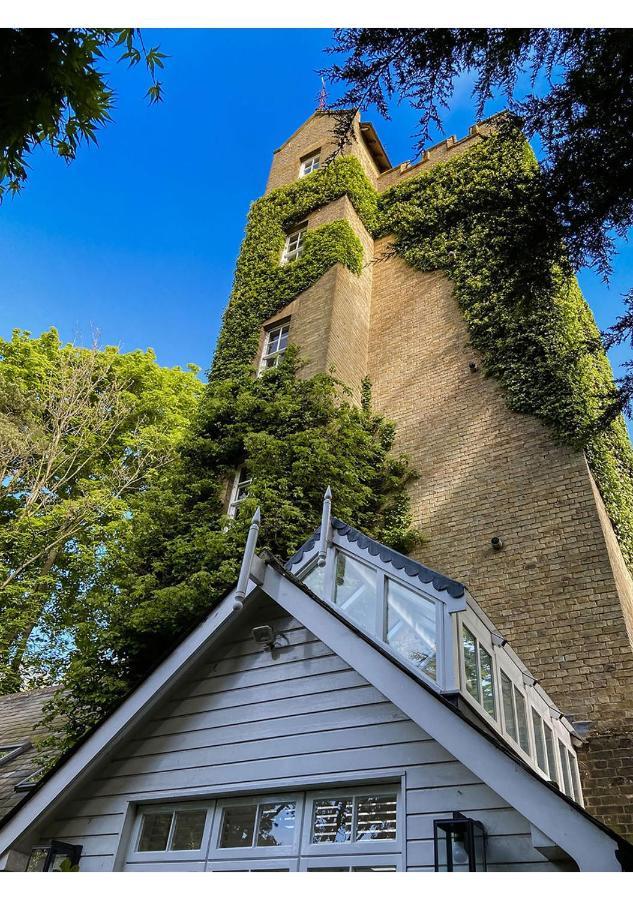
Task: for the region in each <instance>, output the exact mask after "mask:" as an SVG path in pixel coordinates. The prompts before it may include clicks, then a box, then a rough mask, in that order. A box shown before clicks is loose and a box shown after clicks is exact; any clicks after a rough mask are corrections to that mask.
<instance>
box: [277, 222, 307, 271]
mask: <svg viewBox="0 0 633 900" xmlns="http://www.w3.org/2000/svg"><path fill="white" fill-rule="evenodd" d="M307 230H308V223H307V222H302V223H301V225H298V226H297V228H296V229H295V230H294V231H291V232H290V234H289V235H288V237H287V238H286V246H285V247H284V252H283V255H282V257H281V262H282V265H285V264H286V263H289V262H293V260H295V259H299V257H300V256H301V254H302V253H303V244H304V241H305V236H306V231H307Z"/></svg>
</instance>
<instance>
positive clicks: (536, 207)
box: [211, 127, 633, 565]
mask: <svg viewBox="0 0 633 900" xmlns="http://www.w3.org/2000/svg"><path fill="white" fill-rule="evenodd" d="M539 184H540V182H539V179H538V170H537V163H536V160H535V157H534V154H533V153H532V150H531V148H530V147H529V145H528V144H527V142H526V141H525V139H524V137H523V136H522V135H521V133H520V132H519V131H518V130H517V129H513V128H512V127H503V128H502V129H501V130H500V131H499V132H496V133H493V134H492V135H490V136H488V137H485V138H483V139H482V140H481V141H480V142H477V143H475V144H473V146H472V147H471V148H469V149H468V150H466V151H465V152H463V153H462V154H460V155H459V156H455V157H453V158H451V159H449V160H448V161H445V162H440V163H438V164H436V165H435V166H434V167H433V168H432V169H430V170H429V171H428V172H424V173H422V174H420V175H418V176H415V177H412V178H409V179H407V180H406V181H404V182H403V183H402V184H399V185H396V186H395V187H392V188H391V189H389V190H388V191H386V192H385V193H384V194H382V195H378V194H377V193H376V192H375V190H374V189H373V187H372V186H371V184H370V183H369V181H368V179H367V178H366V176H365V175H364V173H363V170H362V167H361V165H360V163H359V161H358V160H357V159H355V158H354V157H352V156H343V157H338V158H336V159H335V160H334V161H333V162H331V163H330V165H329V166H327V167H326V168H324V169H322V170H320V171H319V172H317V173H314V174H313V175H312V176H310V177H309V178H305V179H301V180H300V181H297V182H295V183H293V184H291V185H288V186H286V187H282V188H279V189H278V190H276V191H273V192H271V193H270V194H269V195H267V196H265V197H263V198H262V199H261V200H259V201H257V202H256V203H255V204H254V205H253V207H252V209H251V213H250V216H249V222H248V228H247V233H246V238H245V240H244V244H243V247H242V253H241V255H240V260H239V262H238V266H237V271H236V278H235V286H234V291H233V294H232V297H231V301H230V303H229V306H228V308H227V311H226V314H225V318H224V325H223V329H222V334H221V336H220V340H219V343H218V349H217V352H216V356H215V360H214V364H213V368H212V371H211V378H212V380H213V379H215V378H222V377H225V376H226V375H228V374H232V373H236V372H237V371H238V369H240V367H241V370H242V371H243V370H244V368H248V367H249V366H250V364H251V361H252V359H253V357H254V356H255V354H256V352H257V345H258V340H259V334H260V328H261V322H262V321H264V320H265V319H267V318H269V317H270V316H272V315H274V314H275V313H276V312H278V311H279V310H280V309H282V308H283V307H284V306H285V305H286V304H287V303H288V302H290V300H292V299H294V298H295V297H296V296H297V295H298V294H299V293H301V292H302V291H304V290H306V289H307V288H308V287H310V286H311V285H312V284H314V283H315V282H316V281H317V280H318V278H319V277H320V276H321V275H322V274H323V273H324V272H325V271H326V270H327V269H328V268H329V267H330V266H331V265H332V264H333V263H334V262H341V263H343V264H344V265H347V266H348V267H349V268H350V269H351V270H352V271H355V272H358V271H359V268H360V265H361V260H362V248H361V246H360V243H359V241H358V239H357V238H356V236H355V235H354V233H353V231H352V229H351V228H350V227H349V226H348V225H347V223H344V222H334V223H330V224H328V225H326V226H323V227H322V228H319V229H315V230H314V231H313V232H310V231H309V232H308V234H307V239H306V249H305V253H304V255H303V256H302V257H301V259H300V260H299V261H298V262H297V263H295V264H293V265H292V266H279V259H280V255H281V252H282V249H283V243H284V239H285V234H286V233H287V231H288V229H290V228H291V227H292V225H293V224H297V223H299V222H300V221H302V220H303V219H304V218H306V217H307V216H308V215H309V213H310V212H312V211H313V210H315V209H317V208H319V207H321V206H322V205H323V204H325V203H328V202H330V201H332V200H336V199H338V198H339V197H341V196H343V195H344V194H346V195H347V196H348V197H349V198H350V200H351V202H352V204H353V206H354V208H355V209H356V211H357V212H358V214H359V217H360V218H361V220H362V221H363V223H364V224H365V226H366V227H367V229H368V231H369V232H370V233H372V234H373V235H374V236H376V237H378V236H381V235H393V238H394V249H395V252H397V253H399V254H400V255H402V256H403V257H404V258H405V259H406V261H407V262H408V263H409V264H410V265H412V266H414V267H415V268H418V269H422V270H425V271H430V270H438V269H439V270H442V271H444V272H445V273H446V274H447V275H448V276H449V278H450V279H451V281H452V282H453V285H454V292H455V296H456V298H457V302H458V303H459V305H460V307H461V309H462V312H463V314H464V318H465V320H466V323H467V326H468V330H469V335H470V339H471V342H472V344H473V346H474V347H475V348H476V349H477V350H478V351H479V352H480V353H481V354H482V357H483V364H484V369H485V372H486V373H487V374H489V375H491V376H493V377H495V378H496V379H497V380H498V381H499V382H500V384H501V386H502V388H503V389H504V392H505V396H506V398H507V402H508V405H509V407H510V408H511V409H512V410H514V411H516V412H519V413H527V414H530V415H534V416H536V417H537V418H539V419H541V420H542V421H543V422H545V423H546V424H547V426H548V427H549V428H550V429H551V430H552V433H553V435H554V436H555V438H556V439H557V441H559V442H560V443H563V444H566V445H568V446H571V447H573V448H575V449H583V450H584V451H585V453H586V456H587V460H588V462H589V464H590V467H591V470H592V472H593V475H594V477H595V479H596V482H597V484H598V487H599V488H600V492H601V494H602V496H603V499H604V501H605V504H606V507H607V510H608V512H609V515H610V517H611V520H612V522H613V525H614V529H615V531H616V534H617V536H618V538H619V540H620V544H621V546H622V550H623V552H624V555H625V558H626V559H627V562H628V563H629V565H632V564H633V451H632V449H631V445H630V442H629V439H628V435H627V431H626V427H625V424H624V421H623V419H622V418H618V419H617V420H616V421H614V422H612V423H611V424H610V425H608V426H607V427H606V429H605V428H602V427H600V423H601V420H602V416H603V414H604V411H605V408H606V405H607V403H608V402H609V401H610V400H611V399H612V397H613V393H614V380H613V374H612V371H611V367H610V365H609V362H608V360H607V358H606V355H605V353H604V351H603V349H602V346H601V344H600V336H599V332H598V329H597V327H596V324H595V322H594V319H593V316H592V314H591V311H590V309H589V307H588V306H587V303H586V302H585V300H584V298H583V297H582V295H581V293H580V290H579V288H578V284H577V282H576V279H575V278H574V277H573V275H572V273H570V272H569V271H568V270H567V268H566V265H565V260H564V256H563V253H562V250H561V247H560V244H559V243H558V240H557V237H556V235H557V231H556V226H555V223H554V222H553V221H552V219H551V216H550V212H549V210H548V206H547V202H546V199H545V198H543V197H542V196H541V193H540V187H539Z"/></svg>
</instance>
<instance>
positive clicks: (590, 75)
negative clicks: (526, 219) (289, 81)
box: [327, 28, 633, 418]
mask: <svg viewBox="0 0 633 900" xmlns="http://www.w3.org/2000/svg"><path fill="white" fill-rule="evenodd" d="M330 52H336V53H343V54H345V59H344V61H343V62H342V63H335V64H334V65H332V66H331V67H330V68H329V69H328V70H327V74H328V76H329V77H330V78H331V79H332V80H333V81H334V82H337V83H342V84H343V85H344V86H345V92H344V95H343V97H342V98H341V100H340V101H338V102H337V103H336V104H335V106H336V108H338V109H345V108H347V107H351V108H352V109H355V108H361V109H362V108H366V107H367V106H368V105H370V104H375V105H376V106H377V108H378V110H379V111H380V112H381V113H382V114H383V115H385V116H386V115H387V114H388V102H389V100H390V99H391V98H392V97H393V96H396V95H397V96H399V97H401V98H403V99H405V100H407V101H408V102H409V103H411V104H412V106H413V107H414V108H416V109H418V110H420V130H419V135H418V137H419V143H418V148H419V149H421V148H422V147H423V145H424V143H425V142H426V141H427V140H428V137H429V131H430V129H431V126H433V125H436V126H441V111H442V110H443V109H445V108H447V106H448V104H449V102H450V100H451V97H452V95H453V91H454V87H455V82H456V79H457V78H459V77H460V76H461V75H463V74H464V73H468V72H472V73H474V74H475V76H476V81H475V87H474V98H475V102H476V110H475V115H476V116H477V117H479V118H480V117H481V116H482V114H483V111H484V106H485V103H486V101H488V100H489V99H490V98H491V97H492V96H493V94H494V92H495V91H497V92H502V93H503V94H505V97H506V99H507V104H508V108H509V110H510V112H511V113H513V114H514V115H515V116H516V117H518V119H519V122H520V124H521V127H522V129H523V131H524V133H525V134H526V135H527V136H528V137H532V136H533V135H538V136H539V137H540V139H541V141H542V144H543V148H544V153H545V156H544V160H543V165H542V170H541V188H540V189H541V190H542V192H543V195H544V196H545V197H546V198H547V200H548V204H549V207H550V208H551V210H552V211H553V213H554V219H555V221H556V223H557V226H558V228H557V229H553V230H552V232H551V236H550V239H551V241H552V242H553V244H555V243H556V242H557V241H563V242H564V246H565V248H566V253H567V256H568V258H569V260H570V263H571V265H572V266H573V267H574V268H579V267H580V266H582V265H590V266H594V267H596V268H597V269H598V270H599V271H600V272H602V273H603V274H604V275H605V276H608V274H609V272H610V267H611V260H612V257H613V252H614V240H615V238H616V237H623V236H626V234H627V232H628V229H629V228H630V226H631V224H632V222H633V91H632V90H631V84H633V40H631V31H630V30H627V29H610V28H600V29H591V28H552V29H548V28H488V29H484V28H475V29H468V28H437V29H396V28H391V29H370V28H352V29H341V30H338V31H337V32H336V34H335V41H334V45H333V47H332V48H330ZM525 77H526V78H527V81H528V83H529V87H528V88H527V90H522V85H523V83H524V80H525ZM338 131H339V138H340V140H341V142H345V141H346V140H348V139H349V116H342V117H341V118H340V119H339V129H338ZM626 302H627V306H628V310H627V314H626V315H625V316H624V317H623V318H622V319H621V320H619V321H618V323H616V325H615V326H614V327H613V328H612V329H611V333H610V335H609V337H608V343H611V344H612V343H615V342H619V341H622V340H624V339H631V340H633V291H631V292H630V293H629V294H628V295H627V298H626ZM627 365H628V369H629V372H628V374H627V375H626V377H625V378H624V379H623V380H622V382H621V385H620V391H619V395H618V397H617V400H616V402H615V403H614V404H613V406H612V409H611V412H610V418H614V417H615V415H617V413H618V412H620V411H621V410H622V409H625V408H627V409H629V411H630V407H631V401H632V399H633V364H632V363H628V364H627Z"/></svg>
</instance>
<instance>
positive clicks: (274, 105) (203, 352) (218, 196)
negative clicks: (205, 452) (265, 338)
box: [0, 29, 633, 368]
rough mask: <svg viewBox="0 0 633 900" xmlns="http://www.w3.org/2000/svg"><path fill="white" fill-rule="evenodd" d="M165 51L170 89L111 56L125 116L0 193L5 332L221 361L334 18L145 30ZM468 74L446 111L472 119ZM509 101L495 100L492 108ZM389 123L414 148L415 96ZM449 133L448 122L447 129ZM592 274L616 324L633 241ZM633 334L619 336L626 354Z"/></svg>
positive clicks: (630, 277) (404, 153) (0, 327)
mask: <svg viewBox="0 0 633 900" xmlns="http://www.w3.org/2000/svg"><path fill="white" fill-rule="evenodd" d="M144 36H145V42H146V44H147V45H148V46H149V43H156V42H158V43H160V45H161V49H162V50H163V51H164V52H165V53H168V54H169V56H170V58H169V59H168V60H167V61H166V70H165V74H164V78H163V81H164V86H165V102H164V103H163V104H160V105H158V106H153V107H149V106H148V105H147V102H146V100H145V99H144V93H145V90H146V88H147V78H146V74H145V72H144V71H143V70H142V69H141V68H140V67H139V68H138V69H137V70H132V71H129V70H128V69H127V68H126V67H125V66H124V65H123V64H120V65H115V64H114V63H112V64H111V65H110V64H109V65H108V69H110V70H111V72H112V85H113V87H114V88H115V91H116V93H117V106H116V109H115V110H114V112H113V119H114V122H113V123H111V124H110V125H109V126H107V127H106V128H104V129H103V130H102V131H101V132H100V134H99V146H98V147H94V146H91V147H87V146H86V147H83V148H82V149H81V150H80V152H79V154H78V157H77V159H76V160H75V162H73V163H72V164H71V165H69V166H67V165H66V164H65V163H64V162H62V161H61V160H59V159H57V158H55V157H54V156H53V155H52V154H51V153H50V152H49V151H47V150H45V149H39V150H38V151H37V152H36V153H34V154H33V156H32V157H31V160H30V164H31V171H30V176H29V182H28V184H27V187H26V189H25V190H24V192H23V194H22V195H21V196H19V197H18V198H17V199H15V200H10V199H9V200H7V201H6V202H5V203H4V204H3V206H2V207H0V273H1V274H0V284H1V286H2V304H1V305H0V334H1V335H2V336H4V337H8V336H9V335H10V333H11V331H12V329H13V328H24V329H27V330H29V331H31V332H33V333H34V334H39V333H40V332H41V331H43V330H45V329H47V328H49V327H50V326H51V325H55V326H56V327H57V328H58V330H59V331H60V334H61V336H62V338H63V339H65V340H77V341H79V342H82V343H86V342H90V341H91V336H92V334H93V332H95V331H96V332H97V333H98V335H99V340H100V343H102V344H117V345H119V346H120V347H121V349H122V350H124V351H127V350H133V349H135V348H137V347H141V348H145V347H152V348H153V349H154V350H155V352H156V354H157V357H158V360H159V362H160V363H161V364H163V365H168V366H173V365H181V366H185V365H187V363H189V362H194V363H197V364H198V365H200V366H201V367H202V368H206V367H207V366H208V365H209V362H210V360H211V356H212V353H213V348H214V345H215V341H216V338H217V334H218V330H219V327H220V321H221V315H222V311H223V309H224V306H225V304H226V302H227V299H228V296H229V293H230V289H231V282H232V277H233V269H234V266H235V260H236V257H237V253H238V251H239V246H240V243H241V240H242V237H243V231H244V224H245V219H246V214H247V211H248V207H249V204H250V203H251V202H252V201H253V200H255V199H256V198H257V197H259V196H260V195H261V194H262V193H263V191H264V187H265V183H266V177H267V174H268V168H269V165H270V159H271V154H272V152H273V150H274V149H275V148H276V147H278V146H279V145H280V144H281V143H282V142H283V140H285V138H286V137H288V136H289V135H290V134H291V133H292V132H293V131H294V130H295V128H296V127H297V126H298V125H299V124H300V123H301V122H302V121H303V120H305V119H306V118H307V117H308V116H309V115H310V114H311V113H312V111H313V110H314V108H315V105H316V99H317V96H318V93H319V89H320V80H319V78H318V76H317V74H316V72H317V70H318V69H319V68H321V67H323V66H324V65H326V64H327V58H326V57H325V55H324V54H323V52H322V50H323V48H324V47H326V46H327V45H328V43H329V42H330V39H331V32H330V31H328V30H325V29H301V30H297V29H284V30H213V29H197V30H193V29H190V30H188V29H170V30H162V31H153V30H149V29H148V30H146V31H145V33H144ZM469 93H470V90H469V85H468V82H467V80H464V81H462V82H461V83H460V85H459V87H458V90H457V91H456V94H455V96H454V98H453V103H452V105H451V110H450V112H449V113H447V114H446V116H445V119H444V124H445V131H446V133H447V134H456V135H457V136H458V137H461V136H462V135H464V134H465V133H466V132H467V130H468V127H469V125H470V124H472V121H473V116H474V113H473V103H472V101H471V99H470V96H469ZM502 106H503V103H502V102H499V103H491V104H490V105H489V106H488V107H487V109H486V114H491V113H493V112H495V111H496V110H497V109H499V108H501V107H502ZM364 118H370V119H371V120H372V121H373V122H374V124H375V125H376V127H377V129H378V132H379V134H380V135H381V138H382V140H383V143H384V144H385V147H386V149H387V152H388V153H389V155H390V158H391V160H392V162H393V163H394V164H395V163H398V162H401V161H403V160H405V159H410V158H411V157H412V155H413V150H412V148H413V145H414V132H415V128H416V115H415V112H414V111H413V110H411V109H409V107H408V106H406V105H402V106H400V107H395V108H394V110H393V118H392V120H391V121H387V122H385V121H383V120H382V119H380V117H379V116H378V115H377V114H374V115H369V114H365V115H364ZM440 137H441V135H440V134H437V135H436V136H435V139H439V138H440ZM580 280H581V285H582V287H583V290H584V292H585V295H586V297H587V299H588V300H589V302H590V304H591V306H592V308H593V310H594V313H595V315H596V318H597V320H598V324H599V326H600V327H601V328H605V327H606V326H607V325H608V324H610V323H611V322H612V321H613V319H614V318H615V316H616V315H617V313H618V311H619V309H620V298H621V295H622V293H623V292H624V291H625V290H626V289H627V288H628V287H630V285H631V284H633V251H632V250H631V249H630V248H627V247H624V248H623V249H622V252H621V253H620V255H619V257H618V259H617V260H616V262H615V271H614V276H613V278H612V281H611V283H610V285H609V287H608V288H607V287H605V285H603V284H602V282H601V281H600V279H599V278H597V277H596V276H595V275H593V274H592V273H590V272H584V273H581V276H580ZM625 355H626V350H618V351H616V355H615V356H613V362H614V363H615V364H616V367H617V364H618V361H619V360H621V359H622V358H623V357H624V356H625Z"/></svg>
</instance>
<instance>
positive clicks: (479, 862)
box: [433, 812, 486, 872]
mask: <svg viewBox="0 0 633 900" xmlns="http://www.w3.org/2000/svg"><path fill="white" fill-rule="evenodd" d="M433 843H434V848H435V871H436V872H485V871H486V832H485V830H484V826H483V825H482V824H481V822H479V821H477V820H476V819H469V818H467V817H466V816H464V815H462V813H460V812H454V813H453V818H452V819H436V820H435V822H433Z"/></svg>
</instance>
